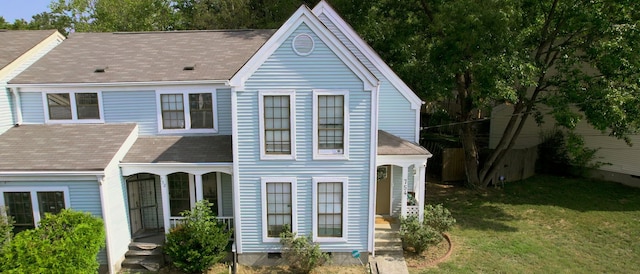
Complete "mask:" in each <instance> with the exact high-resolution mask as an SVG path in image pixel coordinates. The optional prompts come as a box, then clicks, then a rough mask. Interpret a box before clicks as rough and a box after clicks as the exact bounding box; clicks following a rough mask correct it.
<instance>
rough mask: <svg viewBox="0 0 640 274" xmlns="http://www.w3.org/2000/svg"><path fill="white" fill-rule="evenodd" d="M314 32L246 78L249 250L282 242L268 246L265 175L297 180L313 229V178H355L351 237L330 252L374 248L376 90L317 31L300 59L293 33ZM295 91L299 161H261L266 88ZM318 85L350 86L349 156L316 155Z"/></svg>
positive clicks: (243, 151) (242, 112)
mask: <svg viewBox="0 0 640 274" xmlns="http://www.w3.org/2000/svg"><path fill="white" fill-rule="evenodd" d="M302 32H306V33H310V34H311V32H310V30H309V29H308V28H307V27H306V26H305V25H304V24H303V25H301V26H300V27H299V28H298V29H297V30H296V31H295V32H294V33H293V34H292V35H291V37H289V38H288V39H287V40H285V41H284V42H283V43H282V45H281V46H280V48H278V49H277V50H276V52H275V53H274V54H273V55H272V56H271V57H270V58H269V59H268V60H267V61H266V62H265V63H264V64H263V65H262V66H261V67H260V68H259V69H258V70H257V71H256V72H255V73H254V74H253V75H252V76H251V77H249V79H248V81H247V82H246V83H245V87H246V90H245V91H239V92H238V93H237V94H238V104H237V105H238V106H237V114H238V150H239V151H238V159H239V161H238V165H239V170H240V174H237V176H238V178H239V181H240V189H239V190H238V191H239V193H240V199H241V200H240V207H241V208H240V212H241V216H236V217H237V218H240V222H241V226H242V230H241V233H242V240H243V244H242V247H243V252H245V253H246V252H249V253H250V252H267V251H269V250H279V249H280V247H281V246H280V244H278V243H264V244H263V243H262V218H263V216H262V211H261V206H262V205H263V204H264V201H261V202H258V203H256V201H260V200H261V182H260V179H261V178H262V177H295V178H297V212H298V219H297V224H298V233H299V234H301V235H309V234H310V233H311V232H312V227H311V224H312V217H313V216H312V177H348V183H347V186H346V187H347V189H348V195H349V196H348V204H347V205H345V208H348V223H347V224H346V225H347V228H348V232H347V235H348V242H347V243H322V244H321V248H322V249H323V250H327V251H343V252H346V251H351V250H354V249H358V250H366V249H367V243H368V239H367V230H368V214H369V208H368V201H369V197H368V194H369V183H370V182H369V165H370V164H371V163H370V161H369V160H370V158H369V157H370V155H369V153H370V152H369V148H370V144H371V140H370V130H371V128H370V123H371V120H370V111H371V93H370V92H365V91H363V90H362V89H363V83H362V81H361V80H360V79H358V78H357V77H356V75H355V74H354V73H353V72H351V71H350V70H349V68H348V67H347V66H346V65H345V64H344V63H343V62H342V61H341V60H340V59H339V58H338V57H337V56H336V55H335V54H334V53H333V52H332V51H331V50H330V49H329V48H328V47H327V46H326V45H324V44H323V43H322V42H321V40H319V38H318V37H317V36H315V35H313V37H314V40H315V49H314V51H313V53H311V54H310V55H308V56H298V55H296V54H295V53H294V52H293V50H292V49H291V41H292V38H293V37H295V36H296V35H297V34H299V33H302ZM282 89H288V90H295V96H296V101H295V109H296V120H295V126H296V131H297V132H296V134H297V135H296V143H297V146H296V152H297V159H296V160H264V161H262V160H260V158H259V157H260V156H259V155H260V151H259V149H260V141H259V132H258V128H259V126H258V119H259V117H258V90H282ZM313 89H333V90H349V91H350V93H349V102H348V108H349V110H348V111H349V113H350V114H349V115H350V117H349V118H350V121H349V122H350V133H349V160H316V161H314V160H313V151H312V146H313V145H312V144H313V140H312V136H313V135H312V125H313V121H312V111H311V110H312V109H313V106H312V104H313V95H312V90H313Z"/></svg>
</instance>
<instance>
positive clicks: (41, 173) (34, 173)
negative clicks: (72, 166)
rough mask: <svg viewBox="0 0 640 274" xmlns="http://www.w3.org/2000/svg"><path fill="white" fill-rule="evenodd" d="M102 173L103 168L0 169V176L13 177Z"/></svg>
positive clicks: (92, 174)
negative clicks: (89, 169)
mask: <svg viewBox="0 0 640 274" xmlns="http://www.w3.org/2000/svg"><path fill="white" fill-rule="evenodd" d="M100 175H104V170H100V171H0V176H2V177H5V176H15V177H32V176H44V177H61V176H100Z"/></svg>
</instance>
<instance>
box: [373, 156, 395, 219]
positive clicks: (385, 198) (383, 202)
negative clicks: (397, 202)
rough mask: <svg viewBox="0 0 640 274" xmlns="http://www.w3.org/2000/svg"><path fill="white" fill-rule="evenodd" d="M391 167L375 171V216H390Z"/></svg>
mask: <svg viewBox="0 0 640 274" xmlns="http://www.w3.org/2000/svg"><path fill="white" fill-rule="evenodd" d="M390 170H391V167H390V166H379V167H378V169H377V172H376V174H377V177H378V178H377V183H376V184H377V192H376V215H390V208H391V172H390Z"/></svg>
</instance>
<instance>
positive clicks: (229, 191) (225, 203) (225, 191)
mask: <svg viewBox="0 0 640 274" xmlns="http://www.w3.org/2000/svg"><path fill="white" fill-rule="evenodd" d="M220 179H221V182H220V188H221V191H222V202H221V204H222V216H225V217H230V216H233V181H232V180H231V175H229V174H226V173H222V174H220Z"/></svg>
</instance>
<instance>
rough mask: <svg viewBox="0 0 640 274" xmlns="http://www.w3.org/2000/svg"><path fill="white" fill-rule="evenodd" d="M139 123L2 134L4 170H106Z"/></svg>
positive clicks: (0, 150) (49, 127)
mask: <svg viewBox="0 0 640 274" xmlns="http://www.w3.org/2000/svg"><path fill="white" fill-rule="evenodd" d="M135 128H136V125H135V124H74V125H72V124H64V125H22V126H19V127H13V128H11V129H9V130H8V131H7V132H5V133H3V134H2V135H0V171H99V170H104V169H105V168H106V167H107V165H108V164H109V162H110V161H111V160H113V157H114V156H115V154H116V153H117V152H118V150H120V148H121V147H122V145H123V143H124V141H125V140H126V139H127V138H128V137H129V136H130V135H131V133H132V132H133V131H134V129H135Z"/></svg>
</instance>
